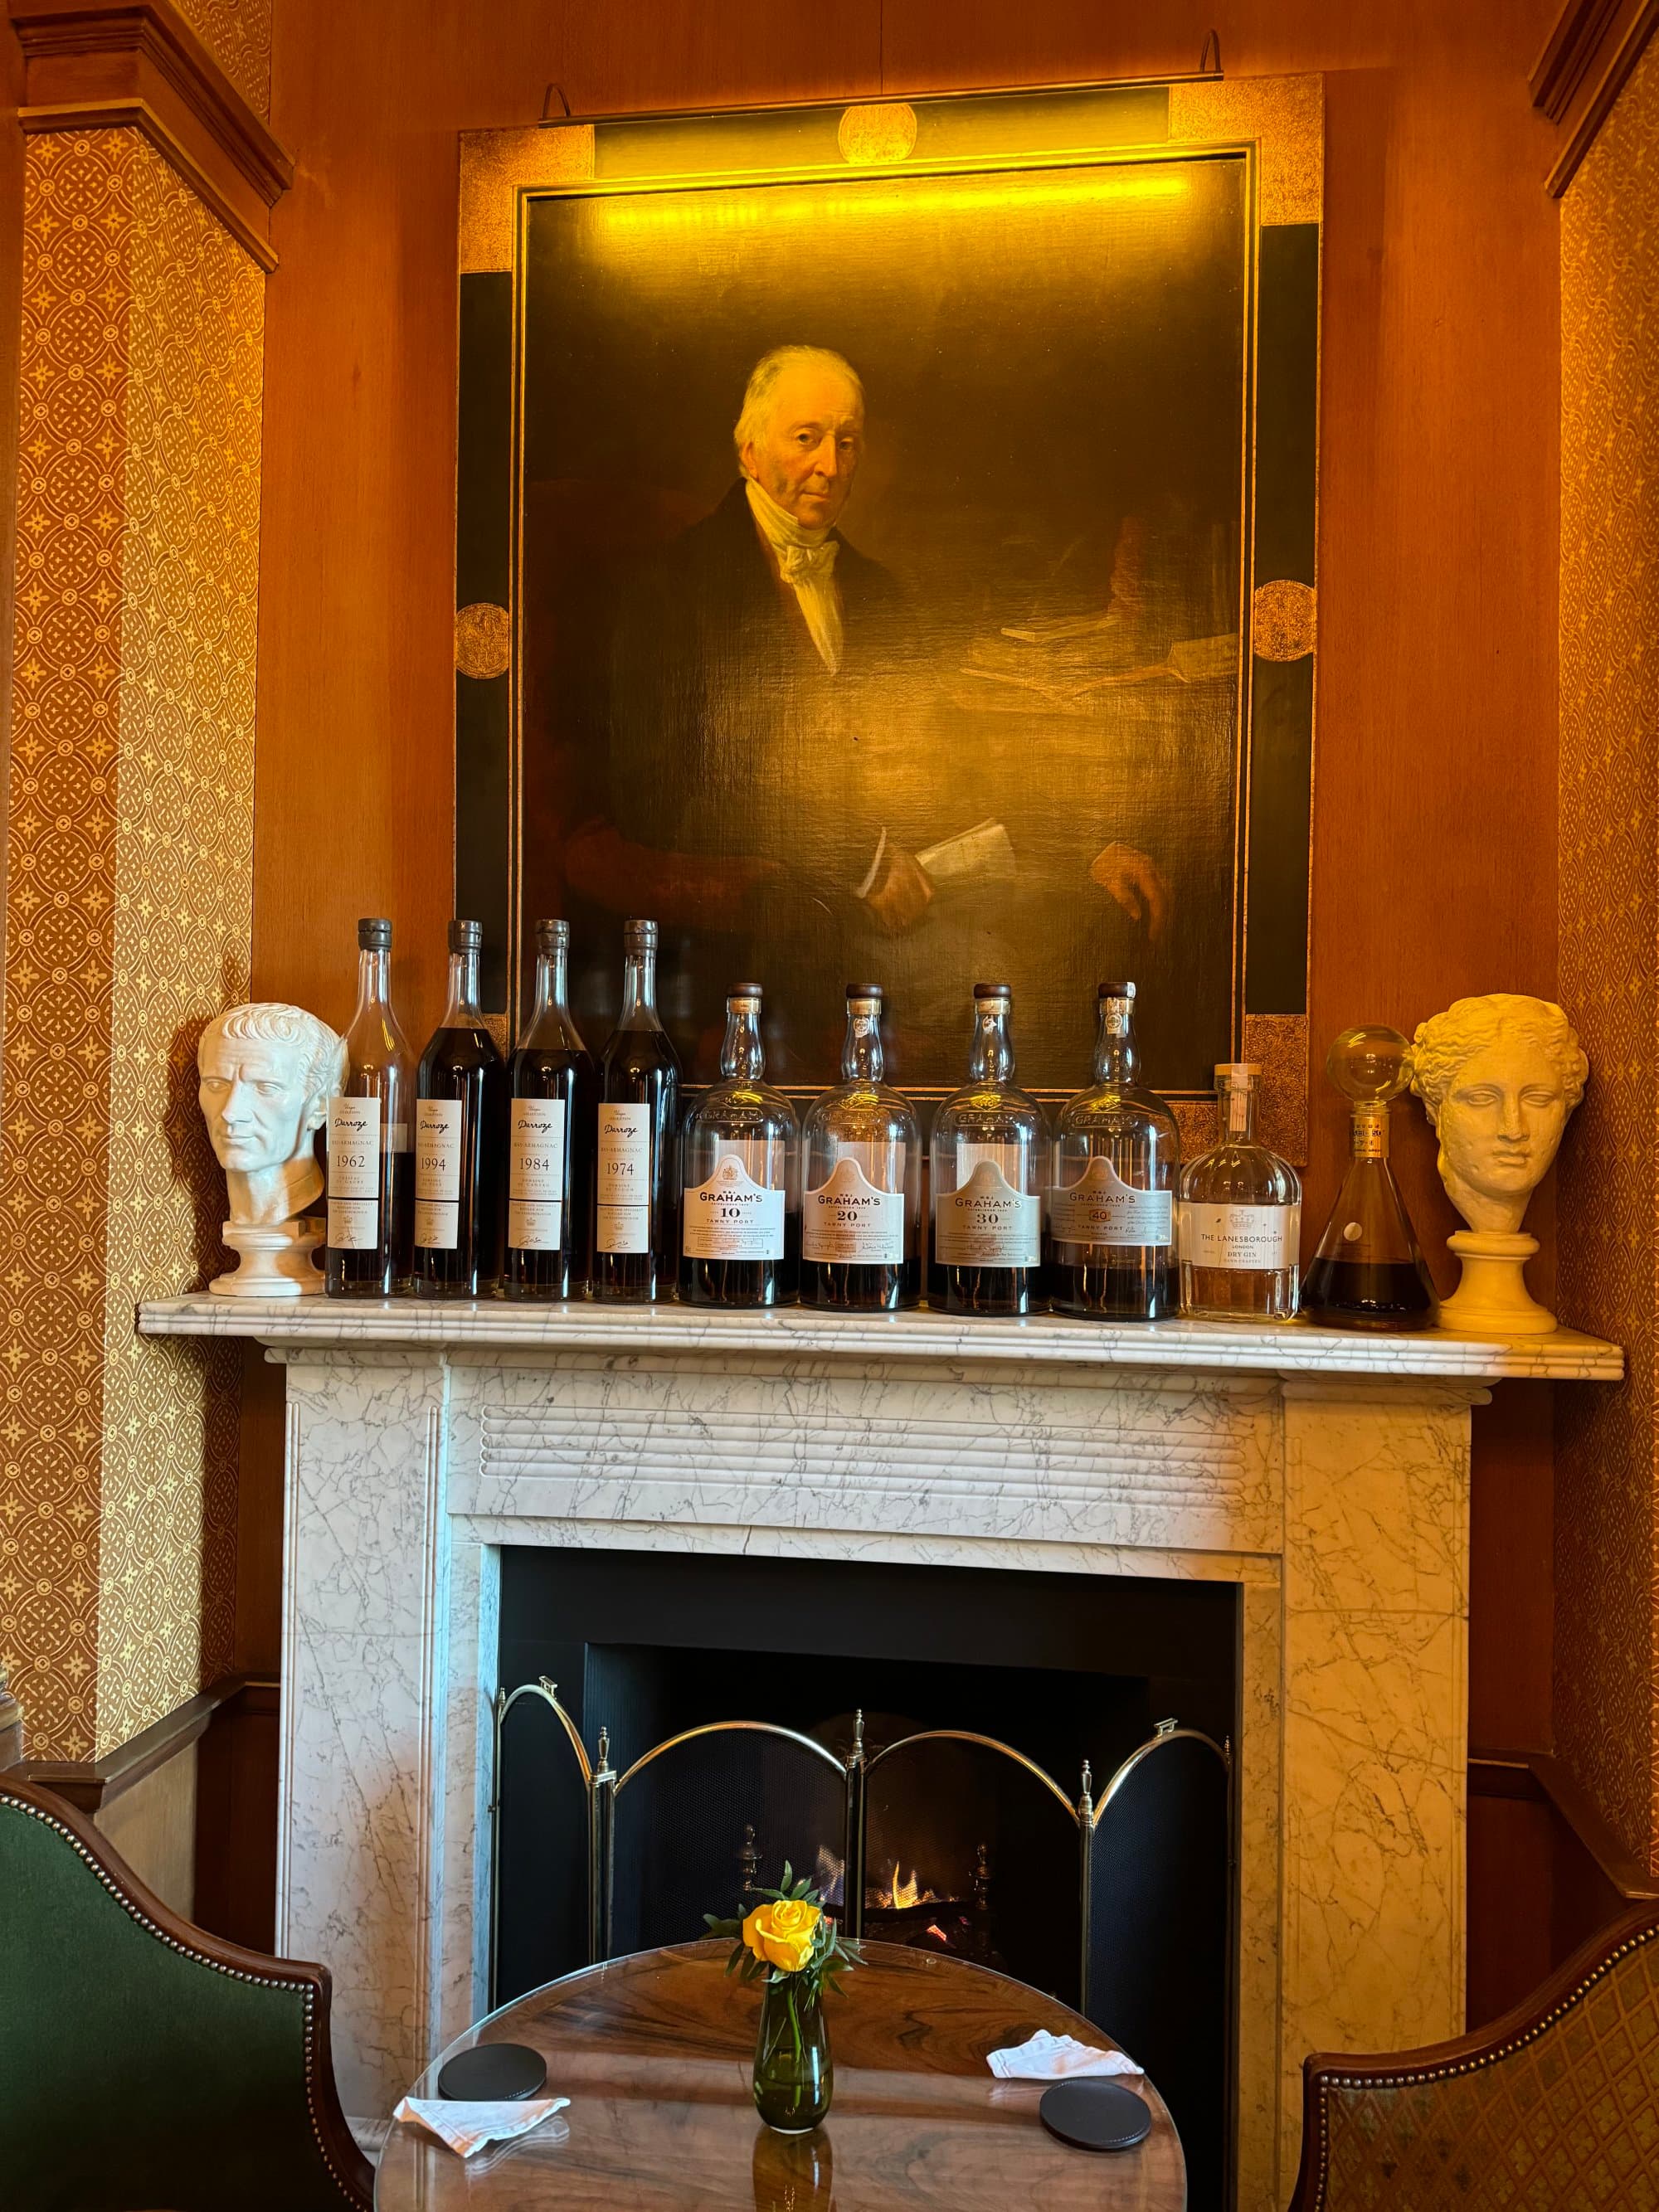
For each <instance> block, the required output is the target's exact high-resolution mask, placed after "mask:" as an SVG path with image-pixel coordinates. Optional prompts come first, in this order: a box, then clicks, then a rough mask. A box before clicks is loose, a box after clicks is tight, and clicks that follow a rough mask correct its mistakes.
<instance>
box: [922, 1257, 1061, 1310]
mask: <svg viewBox="0 0 1659 2212" xmlns="http://www.w3.org/2000/svg"><path fill="white" fill-rule="evenodd" d="M927 1303H928V1304H929V1305H932V1306H940V1307H943V1309H944V1310H945V1312H946V1313H959V1314H1029V1313H1041V1312H1042V1308H1043V1304H1044V1299H1043V1296H1042V1268H1041V1267H944V1266H941V1265H940V1263H939V1261H934V1262H933V1267H931V1268H930V1269H929V1271H928V1279H927Z"/></svg>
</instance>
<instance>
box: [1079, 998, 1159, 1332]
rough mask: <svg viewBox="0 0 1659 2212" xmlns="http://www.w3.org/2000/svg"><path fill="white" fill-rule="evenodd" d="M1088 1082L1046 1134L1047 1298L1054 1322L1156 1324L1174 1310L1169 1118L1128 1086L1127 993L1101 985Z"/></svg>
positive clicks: (1131, 1072) (1132, 1073)
mask: <svg viewBox="0 0 1659 2212" xmlns="http://www.w3.org/2000/svg"><path fill="white" fill-rule="evenodd" d="M1099 1000H1100V1012H1099V1015H1098V1023H1099V1027H1098V1030H1097V1036H1096V1042H1095V1064H1094V1081H1093V1083H1092V1084H1091V1085H1090V1086H1089V1088H1088V1089H1087V1090H1086V1091H1079V1092H1078V1094H1077V1096H1076V1097H1075V1098H1073V1099H1072V1100H1071V1101H1070V1102H1069V1103H1067V1104H1066V1106H1064V1107H1062V1109H1060V1119H1059V1120H1058V1121H1056V1122H1055V1124H1054V1182H1053V1185H1052V1187H1051V1188H1050V1189H1049V1192H1048V1243H1047V1248H1046V1249H1047V1255H1048V1295H1049V1298H1050V1301H1051V1303H1052V1304H1053V1306H1054V1311H1055V1312H1056V1313H1069V1314H1092V1315H1096V1316H1100V1317H1102V1318H1103V1319H1108V1320H1113V1321H1158V1320H1160V1319H1162V1318H1163V1316H1164V1315H1166V1314H1168V1313H1169V1312H1170V1310H1171V1307H1172V1305H1173V1304H1174V1301H1175V1297H1176V1283H1175V1282H1174V1280H1173V1279H1172V1278H1173V1276H1174V1273H1175V1187H1176V1178H1177V1176H1178V1175H1179V1173H1180V1169H1181V1137H1180V1133H1179V1131H1178V1130H1177V1129H1176V1120H1175V1115H1173V1114H1172V1113H1170V1109H1169V1108H1168V1107H1167V1106H1166V1105H1165V1104H1164V1101H1163V1100H1162V1099H1161V1098H1159V1097H1156V1096H1155V1095H1154V1093H1153V1092H1152V1091H1146V1090H1143V1089H1142V1087H1141V1085H1139V1083H1138V1082H1137V1081H1136V1079H1135V1077H1136V1068H1135V1036H1134V1011H1135V987H1134V985H1133V983H1103V984H1102V985H1101V987H1100V992H1099Z"/></svg>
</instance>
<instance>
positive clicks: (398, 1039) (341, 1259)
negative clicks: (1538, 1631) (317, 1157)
mask: <svg viewBox="0 0 1659 2212" xmlns="http://www.w3.org/2000/svg"><path fill="white" fill-rule="evenodd" d="M391 968H392V924H391V923H390V922H389V921H383V920H381V919H379V918H378V917H377V918H374V919H372V920H369V921H360V922H359V923H358V924H357V1011H356V1013H355V1014H353V1016H352V1017H351V1027H350V1028H349V1030H347V1031H346V1036H345V1046H346V1079H345V1092H344V1095H343V1097H339V1098H332V1099H331V1100H330V1101H329V1107H328V1258H327V1275H326V1288H327V1291H328V1295H329V1296H330V1297H331V1298H374V1297H386V1296H387V1295H388V1294H389V1293H390V1292H392V1291H401V1290H404V1289H405V1288H406V1287H407V1285H408V1282H409V1270H410V1231H411V1229H412V1226H413V1224H412V1220H411V1216H410V1164H411V1162H412V1160H413V1158H414V1155H413V1154H412V1152H410V1143H409V1133H410V1121H411V1119H412V1118H413V1115H414V1111H415V1061H414V1056H413V1054H411V1053H410V1049H409V1045H408V1042H407V1040H406V1039H405V1038H404V1033H403V1031H402V1030H401V1029H400V1028H399V1027H398V1017H397V1015H396V1014H395V1013H393V1012H392V998H391V989H390V982H391Z"/></svg>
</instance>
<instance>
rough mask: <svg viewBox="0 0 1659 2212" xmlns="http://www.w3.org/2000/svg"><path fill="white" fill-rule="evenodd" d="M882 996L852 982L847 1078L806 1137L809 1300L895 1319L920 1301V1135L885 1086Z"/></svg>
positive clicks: (805, 1298)
mask: <svg viewBox="0 0 1659 2212" xmlns="http://www.w3.org/2000/svg"><path fill="white" fill-rule="evenodd" d="M881 1012H882V990H881V986H880V984H879V983H849V984H848V986H847V1038H846V1042H844V1043H843V1044H842V1048H841V1081H840V1082H839V1083H838V1084H837V1085H836V1087H835V1089H834V1090H833V1091H823V1092H822V1093H821V1094H820V1095H819V1096H818V1097H817V1098H815V1099H814V1100H813V1102H812V1103H811V1106H809V1107H808V1108H807V1109H806V1121H805V1127H803V1129H802V1132H801V1145H802V1149H803V1152H804V1154H805V1186H806V1187H805V1192H804V1194H803V1195H802V1199H801V1263H800V1297H801V1304H803V1305H809V1306H829V1307H836V1308H839V1309H840V1310H842V1311H844V1312H849V1313H895V1312H897V1311H898V1310H900V1309H901V1308H902V1307H905V1306H913V1305H915V1304H916V1303H917V1301H918V1300H919V1299H920V1297H921V1128H920V1127H919V1126H918V1125H917V1121H916V1115H915V1108H914V1107H913V1106H912V1105H911V1104H910V1102H909V1100H908V1098H903V1097H900V1095H899V1093H898V1092H897V1091H891V1090H889V1088H888V1086H887V1085H886V1084H885V1083H884V1081H883V1080H882V1077H883V1073H884V1067H883V1061H882V1048H881Z"/></svg>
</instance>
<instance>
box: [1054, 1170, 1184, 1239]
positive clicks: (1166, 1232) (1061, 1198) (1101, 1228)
mask: <svg viewBox="0 0 1659 2212" xmlns="http://www.w3.org/2000/svg"><path fill="white" fill-rule="evenodd" d="M1048 1233H1049V1235H1050V1237H1052V1238H1053V1239H1054V1243H1056V1244H1116V1245H1134V1246H1145V1245H1148V1244H1159V1245H1164V1244H1172V1243H1174V1242H1175V1200H1174V1198H1173V1196H1172V1195H1171V1194H1170V1192H1169V1191H1167V1190H1138V1189H1137V1188H1135V1186H1134V1185H1133V1183H1127V1182H1124V1181H1123V1179H1122V1177H1121V1176H1120V1175H1119V1174H1118V1173H1117V1170H1115V1168H1114V1167H1113V1165H1112V1164H1111V1162H1110V1161H1109V1160H1108V1159H1092V1160H1091V1161H1090V1163H1089V1164H1088V1166H1087V1168H1086V1169H1085V1170H1084V1172H1083V1174H1082V1175H1081V1176H1079V1178H1078V1180H1077V1181H1076V1182H1068V1183H1058V1184H1056V1185H1055V1186H1054V1188H1053V1189H1051V1190H1050V1191H1049V1193H1048Z"/></svg>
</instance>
